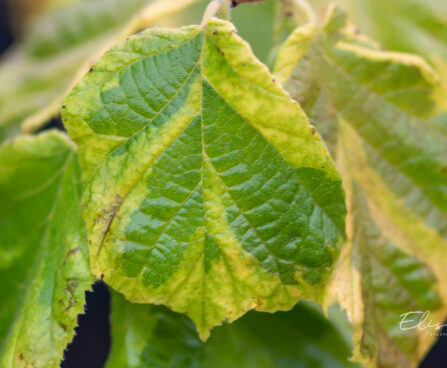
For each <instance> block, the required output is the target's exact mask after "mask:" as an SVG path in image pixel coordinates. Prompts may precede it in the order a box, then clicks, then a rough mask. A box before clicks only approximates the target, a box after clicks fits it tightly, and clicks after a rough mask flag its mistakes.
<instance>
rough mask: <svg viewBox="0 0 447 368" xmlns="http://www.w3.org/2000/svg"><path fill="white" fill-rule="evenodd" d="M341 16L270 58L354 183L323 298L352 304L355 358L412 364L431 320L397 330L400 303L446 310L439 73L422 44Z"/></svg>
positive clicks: (445, 141)
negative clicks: (397, 42)
mask: <svg viewBox="0 0 447 368" xmlns="http://www.w3.org/2000/svg"><path fill="white" fill-rule="evenodd" d="M344 19H345V16H344V13H343V12H342V11H341V10H340V9H339V8H337V7H332V8H331V10H330V13H329V17H328V19H327V21H326V23H325V24H324V25H323V26H322V27H320V26H318V25H315V24H314V25H307V26H305V27H301V28H298V29H296V30H295V31H294V32H293V33H292V34H291V35H290V37H289V39H288V40H287V41H286V42H285V44H284V46H283V47H282V49H281V50H280V52H279V54H278V60H277V64H276V68H275V70H276V73H277V75H278V76H279V79H280V80H281V81H282V82H284V83H285V86H286V88H287V89H288V90H289V91H290V92H291V94H292V96H293V97H295V98H296V99H297V100H298V101H299V102H300V103H301V104H302V106H303V107H304V109H305V110H306V112H307V113H308V115H309V116H310V119H311V122H313V123H314V124H315V125H316V127H317V129H318V130H320V132H321V133H322V135H323V136H324V137H325V140H326V141H327V143H328V145H329V147H330V149H331V152H332V154H333V155H334V156H336V161H337V166H338V168H339V169H340V171H341V173H342V177H343V181H344V186H345V190H346V193H347V202H348V220H347V229H348V243H347V246H346V247H345V248H344V249H343V253H342V255H341V257H340V260H339V264H338V266H337V269H336V272H335V273H334V277H333V284H332V286H331V288H330V289H329V295H330V296H329V297H328V301H327V302H326V303H327V304H329V305H330V303H331V302H333V300H334V299H335V300H337V301H338V302H339V303H340V304H341V305H342V306H343V307H344V308H345V309H346V310H347V313H348V317H349V319H350V321H351V323H352V324H353V326H354V328H355V334H354V342H355V349H354V358H355V360H357V361H360V362H362V363H363V364H364V365H365V366H370V367H377V366H386V367H388V366H390V367H396V366H399V367H412V366H414V365H415V364H416V363H417V362H419V361H420V360H421V359H422V357H423V356H424V354H425V353H426V352H427V350H428V349H429V347H430V345H431V344H432V342H433V340H434V337H435V333H436V331H435V330H430V331H429V332H427V331H426V330H418V329H416V328H414V329H410V330H402V329H401V328H400V327H399V322H400V321H401V318H402V317H401V314H403V313H407V312H410V311H420V310H422V311H426V310H427V311H431V312H432V314H431V316H430V318H431V319H432V321H433V323H442V321H443V320H444V319H445V317H446V309H445V302H446V301H447V256H446V255H445V249H446V246H447V241H446V239H447V196H446V193H447V170H446V167H447V166H446V163H447V151H446V147H447V136H446V135H445V126H446V125H445V122H446V120H445V119H442V118H441V119H439V118H438V119H436V121H434V120H432V119H431V118H430V116H431V115H432V114H433V113H435V112H436V111H437V110H438V107H439V105H438V101H437V98H438V97H439V96H440V92H439V89H440V84H439V78H438V77H437V75H436V74H435V73H434V72H433V71H432V69H431V68H430V67H429V66H428V65H427V63H426V62H424V61H423V60H422V59H421V58H419V57H417V56H414V55H408V54H400V53H393V52H385V51H381V50H380V49H379V48H378V47H377V45H375V44H374V43H373V42H371V41H370V40H368V39H366V38H365V37H364V36H362V35H360V34H357V33H355V32H353V30H352V28H350V27H345V25H344ZM442 127H444V128H442ZM443 129H444V130H443Z"/></svg>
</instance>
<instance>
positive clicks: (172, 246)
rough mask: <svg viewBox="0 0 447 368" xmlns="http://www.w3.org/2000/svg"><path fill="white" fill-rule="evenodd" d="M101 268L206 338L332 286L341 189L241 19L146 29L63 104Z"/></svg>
mask: <svg viewBox="0 0 447 368" xmlns="http://www.w3.org/2000/svg"><path fill="white" fill-rule="evenodd" d="M64 103H65V105H66V108H65V109H64V111H63V119H64V123H65V125H66V127H67V129H68V131H69V134H70V135H71V137H72V138H73V139H74V140H75V142H76V143H77V144H78V146H79V149H80V156H81V165H82V167H83V173H84V176H83V178H84V182H85V184H86V188H85V194H84V207H85V211H84V217H85V219H86V223H87V228H88V234H89V244H90V256H91V262H92V268H93V271H94V273H95V274H96V275H97V276H98V277H101V278H103V279H104V280H105V281H106V282H108V283H109V284H110V285H111V286H112V287H114V288H115V289H116V290H118V291H120V292H122V293H124V294H125V295H126V297H127V298H128V300H130V301H133V302H140V303H155V304H165V305H169V306H171V308H172V309H173V310H175V311H179V312H184V313H187V314H188V315H189V316H190V317H191V318H192V319H193V321H194V322H195V323H196V325H197V326H198V330H199V333H200V335H201V337H202V338H206V337H207V336H208V335H209V329H210V328H211V327H213V326H215V325H218V324H220V323H221V322H222V321H223V320H225V319H227V320H229V321H233V320H235V319H236V318H238V317H240V316H241V315H243V314H244V313H245V312H247V311H248V310H250V309H253V308H256V309H258V310H263V311H276V310H278V309H290V308H292V306H293V305H294V304H295V303H296V302H297V300H298V299H299V298H313V299H315V300H318V299H321V298H322V294H321V290H322V289H323V287H324V285H325V280H326V279H327V276H328V275H329V273H330V270H331V268H332V267H331V266H332V265H333V263H334V260H335V259H336V258H337V255H338V252H339V246H338V244H339V239H340V237H341V236H342V234H343V233H344V215H345V206H344V195H343V192H342V189H341V183H340V177H339V174H338V173H337V171H336V169H335V167H334V165H333V162H332V160H331V158H330V157H329V155H328V152H327V149H326V147H325V145H324V143H323V142H322V140H321V139H320V137H319V136H318V135H317V134H315V130H314V129H313V128H312V127H311V126H310V125H309V123H308V121H307V118H306V116H305V114H304V113H303V112H302V110H301V109H300V107H299V106H298V104H297V103H296V102H295V101H293V100H292V99H291V98H290V96H289V95H288V94H287V93H286V92H285V91H284V90H283V89H282V87H281V86H280V85H279V84H278V83H277V82H276V81H275V79H274V78H273V77H272V75H271V74H270V73H269V72H268V70H267V68H266V67H265V66H263V65H262V64H261V63H260V62H259V61H258V60H256V58H255V57H254V56H253V54H252V53H251V50H250V48H249V46H248V45H247V44H246V43H245V42H244V41H243V40H242V39H240V38H239V37H238V36H237V35H236V34H235V30H234V28H233V26H232V24H231V23H229V22H225V21H221V20H217V19H212V20H211V21H210V22H209V23H208V24H207V25H205V26H203V27H202V28H201V27H198V26H191V27H186V28H182V29H179V30H163V29H153V30H147V31H145V32H143V33H141V34H139V35H137V36H135V37H131V38H130V40H128V41H127V42H125V43H123V44H119V45H117V46H115V47H114V48H112V49H111V50H110V51H109V52H107V53H106V54H105V55H104V56H103V57H102V58H101V59H100V60H99V62H98V63H97V64H95V65H94V67H93V71H92V72H91V73H89V74H88V75H87V76H85V77H84V78H83V80H82V81H81V82H80V83H79V84H78V85H77V86H76V87H75V88H74V90H73V91H72V93H71V94H70V95H69V96H68V97H67V99H66V100H65V102H64Z"/></svg>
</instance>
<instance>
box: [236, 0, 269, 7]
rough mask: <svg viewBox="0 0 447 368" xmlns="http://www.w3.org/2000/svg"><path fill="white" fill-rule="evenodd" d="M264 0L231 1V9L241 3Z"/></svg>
mask: <svg viewBox="0 0 447 368" xmlns="http://www.w3.org/2000/svg"><path fill="white" fill-rule="evenodd" d="M261 1H264V0H231V7H232V8H235V7H236V6H238V5H240V4H242V3H257V2H261Z"/></svg>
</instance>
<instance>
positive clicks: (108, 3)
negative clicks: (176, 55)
mask: <svg viewBox="0 0 447 368" xmlns="http://www.w3.org/2000/svg"><path fill="white" fill-rule="evenodd" d="M195 1H196V0H177V1H176V2H170V1H168V0H127V1H126V5H125V6H123V2H122V1H121V0H73V1H69V2H66V1H65V2H64V1H63V2H61V4H59V1H56V2H55V3H56V4H58V5H57V6H56V5H53V6H48V7H47V8H46V9H45V10H44V11H43V12H42V14H40V15H39V16H38V17H37V19H36V20H35V22H34V23H33V24H32V26H31V27H30V29H29V30H28V32H27V33H26V35H25V38H24V40H23V42H21V43H19V44H18V46H17V47H15V48H14V49H13V50H11V52H10V53H9V54H8V55H7V57H6V58H5V59H4V60H3V61H2V63H1V64H0V81H1V84H0V111H1V112H2V113H1V117H0V137H1V135H2V131H3V130H6V129H8V127H9V126H10V125H12V124H18V123H21V122H22V121H23V120H25V121H24V124H23V128H24V130H25V131H27V132H32V131H35V130H37V129H38V128H39V127H40V126H41V125H42V124H43V123H45V122H47V121H48V120H49V119H50V118H51V117H53V116H56V115H57V114H58V112H59V110H60V104H61V101H62V99H63V97H64V96H65V95H66V93H67V92H68V91H69V90H70V89H71V87H72V86H73V85H74V84H75V83H76V82H77V81H78V80H79V77H80V76H82V75H83V74H84V73H85V72H86V71H87V70H88V69H89V68H90V66H91V64H92V62H93V61H95V60H96V59H97V58H98V57H99V56H101V55H102V54H103V53H104V52H105V51H106V50H107V49H109V48H110V47H111V46H112V45H113V44H114V43H115V42H117V40H121V39H124V38H125V37H127V36H128V35H129V34H132V33H134V32H136V31H138V30H139V29H142V28H145V27H147V26H149V25H152V24H153V23H154V22H155V21H156V20H158V19H159V18H161V17H162V16H164V15H166V14H169V13H171V12H174V11H176V10H179V9H182V8H183V7H185V6H186V5H189V4H191V3H193V2H195ZM53 3H54V2H53ZM3 134H5V133H3Z"/></svg>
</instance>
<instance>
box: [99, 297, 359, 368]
mask: <svg viewBox="0 0 447 368" xmlns="http://www.w3.org/2000/svg"><path fill="white" fill-rule="evenodd" d="M112 296H113V297H112V315H111V323H112V340H113V343H112V351H111V355H110V357H109V360H108V363H107V368H115V367H116V368H151V367H166V368H168V367H175V368H182V367H195V368H211V367H213V368H214V367H215V368H228V367H239V368H281V367H282V368H293V367H313V368H319V367H333V368H337V367H340V368H342V367H345V368H347V367H355V366H356V365H354V364H352V363H350V362H348V359H347V358H348V356H349V354H350V347H349V346H348V344H347V342H346V341H345V339H344V338H343V337H342V336H341V335H340V333H339V331H338V330H337V329H336V327H335V326H334V325H332V324H331V323H330V322H328V321H327V320H326V318H325V317H324V316H323V314H322V313H321V312H320V311H319V310H318V309H317V308H315V307H314V306H313V305H311V304H306V303H299V304H297V305H296V306H295V308H294V309H293V310H292V311H289V312H278V313H275V314H274V315H272V314H267V313H257V312H249V313H248V314H247V315H245V316H244V317H242V318H241V319H240V320H238V321H237V322H235V323H233V324H231V325H229V324H225V325H224V326H222V327H218V328H216V329H215V330H213V333H212V335H211V337H210V339H209V340H208V341H207V342H206V343H203V342H201V341H200V340H199V339H198V337H197V334H196V329H195V326H194V325H193V324H192V323H191V321H190V320H189V319H188V318H187V317H185V316H182V315H180V314H177V313H174V312H171V311H169V310H168V309H166V308H165V307H156V306H150V305H137V304H131V303H129V302H127V301H126V300H125V299H124V298H123V296H121V295H119V294H116V293H113V294H112Z"/></svg>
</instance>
